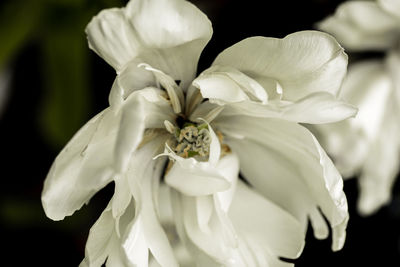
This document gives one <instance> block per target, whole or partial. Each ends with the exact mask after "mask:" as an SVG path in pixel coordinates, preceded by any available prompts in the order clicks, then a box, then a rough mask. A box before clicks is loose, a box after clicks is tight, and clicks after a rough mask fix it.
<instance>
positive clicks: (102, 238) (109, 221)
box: [80, 207, 115, 266]
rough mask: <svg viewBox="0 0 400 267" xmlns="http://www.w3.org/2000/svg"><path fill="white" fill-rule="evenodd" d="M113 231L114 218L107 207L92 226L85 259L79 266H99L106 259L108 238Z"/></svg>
mask: <svg viewBox="0 0 400 267" xmlns="http://www.w3.org/2000/svg"><path fill="white" fill-rule="evenodd" d="M113 234H115V233H114V218H113V216H112V214H111V208H110V207H107V208H106V209H105V210H104V211H103V213H102V214H101V215H100V217H99V219H98V220H97V221H96V223H95V224H94V225H93V226H92V228H91V229H90V232H89V237H88V240H87V242H86V249H85V259H84V260H83V262H82V263H81V265H80V266H101V265H102V264H103V263H104V262H105V261H106V259H107V256H108V250H109V244H110V242H109V241H110V240H111V238H112V235H113Z"/></svg>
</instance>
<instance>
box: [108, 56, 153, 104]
mask: <svg viewBox="0 0 400 267" xmlns="http://www.w3.org/2000/svg"><path fill="white" fill-rule="evenodd" d="M141 63H142V62H141V61H140V60H132V61H130V62H129V63H127V64H126V67H125V68H124V70H123V71H121V72H120V73H119V74H118V75H117V77H116V79H115V81H114V84H113V86H112V88H111V91H110V95H109V97H108V101H109V103H110V107H111V108H113V109H117V108H119V107H120V106H121V105H122V103H123V102H124V101H125V100H126V99H127V98H128V97H129V95H130V94H131V93H133V92H134V91H137V90H141V89H143V88H146V87H156V85H157V84H156V81H155V79H154V75H153V74H152V73H151V72H150V71H148V70H145V69H143V68H141V67H139V65H140V64H141Z"/></svg>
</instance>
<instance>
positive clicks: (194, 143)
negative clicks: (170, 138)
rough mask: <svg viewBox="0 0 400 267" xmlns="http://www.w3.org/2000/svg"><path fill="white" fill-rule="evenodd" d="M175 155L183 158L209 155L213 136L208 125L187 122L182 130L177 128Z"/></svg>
mask: <svg viewBox="0 0 400 267" xmlns="http://www.w3.org/2000/svg"><path fill="white" fill-rule="evenodd" d="M174 134H175V140H176V146H175V148H174V150H175V153H176V154H177V155H179V156H181V157H183V158H190V157H194V156H200V157H207V156H208V155H209V150H210V144H211V136H210V132H209V131H208V125H207V124H206V123H203V124H197V125H196V124H194V123H191V122H186V123H184V124H183V127H182V128H181V129H179V128H175V133H174Z"/></svg>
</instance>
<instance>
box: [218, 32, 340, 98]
mask: <svg viewBox="0 0 400 267" xmlns="http://www.w3.org/2000/svg"><path fill="white" fill-rule="evenodd" d="M255 51H256V52H255ZM213 65H220V66H230V67H233V68H235V69H237V70H239V71H241V72H243V73H244V74H246V75H248V76H249V77H250V78H253V79H254V80H256V81H258V82H259V83H260V84H261V85H263V86H264V84H263V81H264V80H265V78H270V79H274V80H276V81H277V82H278V83H279V84H280V85H281V86H282V88H283V98H284V99H285V100H291V101H295V100H297V99H299V98H302V97H304V96H306V95H307V94H310V93H312V92H317V91H326V92H330V93H331V94H333V95H336V94H337V92H338V90H339V87H340V85H341V82H342V79H343V77H344V75H345V73H346V66H347V56H346V54H345V53H344V52H343V49H342V48H341V47H340V45H339V44H338V43H337V42H336V40H335V39H334V38H333V37H331V36H329V35H327V34H324V33H321V32H316V31H303V32H297V33H293V34H290V35H288V36H286V37H285V38H283V39H276V38H266V37H252V38H248V39H245V40H243V41H241V42H239V43H237V44H235V45H233V46H231V47H229V48H228V49H226V50H224V51H223V52H222V53H221V54H219V55H218V57H217V58H216V59H215V61H214V63H213ZM267 80H268V79H267ZM269 84H270V83H268V85H267V86H264V87H269Z"/></svg>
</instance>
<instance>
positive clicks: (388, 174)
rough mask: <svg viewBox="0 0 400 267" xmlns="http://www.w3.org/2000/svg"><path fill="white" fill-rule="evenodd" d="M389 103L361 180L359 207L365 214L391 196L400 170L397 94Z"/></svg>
mask: <svg viewBox="0 0 400 267" xmlns="http://www.w3.org/2000/svg"><path fill="white" fill-rule="evenodd" d="M386 105H387V107H386V110H385V114H384V119H383V121H382V124H381V125H380V130H381V131H380V133H379V136H377V137H376V139H375V140H374V142H373V143H372V144H371V145H370V148H369V151H368V156H367V157H366V160H365V163H364V165H363V167H362V169H361V175H360V178H359V180H358V182H359V186H360V197H359V200H358V210H359V212H360V213H361V214H363V215H369V214H372V213H373V212H375V211H376V210H377V209H379V208H380V207H381V206H383V205H385V204H387V203H388V202H389V201H390V200H391V195H392V194H391V193H392V186H393V184H394V182H395V179H396V177H397V174H398V172H399V165H398V163H399V161H400V137H399V131H400V127H399V124H398V116H397V114H398V112H399V107H398V106H397V104H396V100H395V98H391V99H390V100H388V101H387V103H386Z"/></svg>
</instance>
